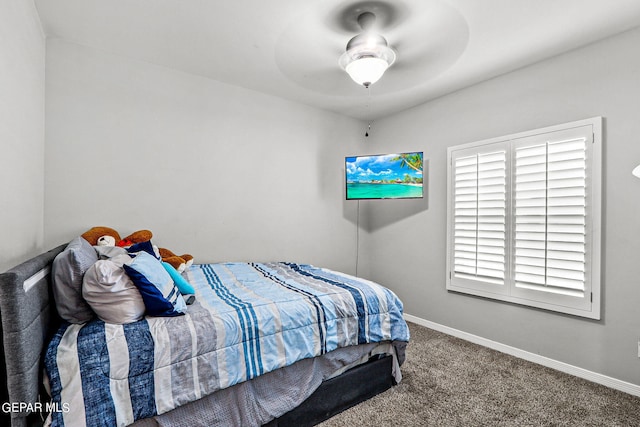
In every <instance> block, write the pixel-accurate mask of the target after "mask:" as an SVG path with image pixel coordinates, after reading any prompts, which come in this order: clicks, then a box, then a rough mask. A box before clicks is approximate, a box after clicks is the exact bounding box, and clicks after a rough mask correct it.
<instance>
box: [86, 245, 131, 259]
mask: <svg viewBox="0 0 640 427" xmlns="http://www.w3.org/2000/svg"><path fill="white" fill-rule="evenodd" d="M93 249H95V250H96V252H97V253H98V258H100V259H109V258H113V257H115V256H118V255H127V256H128V255H129V252H127V250H126V249H125V248H121V247H119V246H94V247H93Z"/></svg>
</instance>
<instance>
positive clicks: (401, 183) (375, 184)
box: [345, 151, 423, 200]
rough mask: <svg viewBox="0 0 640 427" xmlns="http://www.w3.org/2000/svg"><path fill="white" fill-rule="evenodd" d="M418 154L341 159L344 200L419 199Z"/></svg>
mask: <svg viewBox="0 0 640 427" xmlns="http://www.w3.org/2000/svg"><path fill="white" fill-rule="evenodd" d="M422 171H423V167H422V152H420V151H419V152H414V153H399V154H378V155H373V156H353V157H346V158H345V173H346V178H345V182H346V184H347V191H346V194H347V200H363V199H369V200H370V199H416V198H421V197H423V186H422Z"/></svg>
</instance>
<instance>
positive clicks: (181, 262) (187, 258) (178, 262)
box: [158, 248, 193, 273]
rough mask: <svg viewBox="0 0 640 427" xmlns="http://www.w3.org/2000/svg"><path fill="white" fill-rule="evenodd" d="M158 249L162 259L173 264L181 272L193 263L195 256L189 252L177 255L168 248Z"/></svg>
mask: <svg viewBox="0 0 640 427" xmlns="http://www.w3.org/2000/svg"><path fill="white" fill-rule="evenodd" d="M158 251H159V252H160V257H161V258H162V261H164V262H166V263H168V264H171V265H172V266H173V268H175V269H176V270H178V272H179V273H182V272H183V271H184V270H186V269H187V267H190V266H191V265H192V264H193V256H191V255H189V254H183V255H176V254H174V253H173V252H171V251H170V250H169V249H166V248H158Z"/></svg>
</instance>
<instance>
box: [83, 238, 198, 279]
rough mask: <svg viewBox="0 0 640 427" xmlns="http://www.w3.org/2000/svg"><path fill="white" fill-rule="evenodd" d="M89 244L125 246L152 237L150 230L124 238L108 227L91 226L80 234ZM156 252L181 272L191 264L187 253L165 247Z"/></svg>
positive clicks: (191, 258) (191, 259)
mask: <svg viewBox="0 0 640 427" xmlns="http://www.w3.org/2000/svg"><path fill="white" fill-rule="evenodd" d="M81 236H82V237H83V238H84V239H85V240H87V241H88V242H89V243H90V244H91V246H120V247H127V246H131V245H135V244H136V243H142V242H147V241H149V240H151V238H152V237H153V233H152V232H151V231H150V230H138V231H134V232H133V233H131V234H129V235H128V236H127V237H125V238H124V239H122V238H120V234H119V233H118V232H117V231H116V230H114V229H113V228H109V227H93V228H91V229H89V230H87V231H86V232H84V233H83V234H82V235H81ZM158 252H159V254H160V258H162V261H164V262H166V263H168V264H171V265H172V266H173V268H175V269H176V270H178V272H180V273H182V272H183V271H184V270H186V269H187V267H190V266H191V265H192V264H193V256H191V255H189V254H183V255H176V254H174V253H173V252H171V251H170V250H169V249H166V248H159V249H158Z"/></svg>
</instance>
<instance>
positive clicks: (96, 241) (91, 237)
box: [80, 227, 121, 246]
mask: <svg viewBox="0 0 640 427" xmlns="http://www.w3.org/2000/svg"><path fill="white" fill-rule="evenodd" d="M80 236H81V237H82V238H84V239H85V240H86V241H87V242H89V243H90V244H91V246H115V245H116V243H118V242H119V241H120V240H121V239H120V234H118V232H117V231H116V230H114V229H113V228H109V227H93V228H90V229H89V230H87V231H85V232H84V233H82V234H81V235H80Z"/></svg>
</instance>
